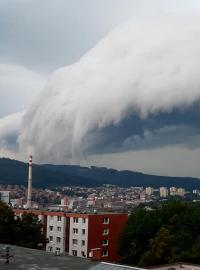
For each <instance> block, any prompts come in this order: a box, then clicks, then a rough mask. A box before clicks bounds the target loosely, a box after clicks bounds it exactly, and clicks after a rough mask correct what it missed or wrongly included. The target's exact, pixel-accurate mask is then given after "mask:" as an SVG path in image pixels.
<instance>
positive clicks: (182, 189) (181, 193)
mask: <svg viewBox="0 0 200 270" xmlns="http://www.w3.org/2000/svg"><path fill="white" fill-rule="evenodd" d="M177 195H178V196H180V197H184V196H185V189H184V188H178V189H177Z"/></svg>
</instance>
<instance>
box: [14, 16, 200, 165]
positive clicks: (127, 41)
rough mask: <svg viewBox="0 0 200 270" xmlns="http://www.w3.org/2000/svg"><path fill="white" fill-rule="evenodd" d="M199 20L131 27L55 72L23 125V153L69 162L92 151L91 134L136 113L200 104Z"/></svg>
mask: <svg viewBox="0 0 200 270" xmlns="http://www.w3.org/2000/svg"><path fill="white" fill-rule="evenodd" d="M199 15H200V14H199V13H194V12H189V13H182V14H171V15H165V16H162V17H157V18H154V19H150V18H149V19H146V20H145V21H144V20H142V21H137V22H136V21H130V22H128V23H126V24H123V25H121V26H119V27H118V28H117V29H115V30H114V31H112V32H111V33H110V34H109V35H108V36H107V37H106V38H104V39H103V40H101V41H100V42H99V43H98V44H97V45H96V47H95V48H93V49H92V50H91V51H90V52H88V53H87V54H86V55H85V56H84V57H82V58H81V59H80V61H79V62H77V63H75V64H73V65H70V66H67V67H64V68H61V69H59V70H57V71H56V72H55V73H54V74H53V75H52V77H51V78H50V80H49V82H48V84H47V85H46V87H45V89H44V91H43V92H42V93H41V94H40V96H39V97H38V99H37V101H36V102H35V103H34V104H33V105H32V107H31V108H30V109H29V110H28V111H27V113H26V115H25V117H24V120H23V125H22V130H21V135H20V138H19V143H20V149H21V150H22V151H25V152H29V151H31V152H33V154H34V155H35V157H36V159H37V160H38V161H44V160H45V161H57V162H60V161H64V160H67V159H70V158H74V157H77V156H79V155H80V154H84V153H87V151H88V149H89V148H90V147H91V146H92V147H93V149H94V148H95V146H96V145H97V144H98V143H99V140H100V139H99V137H98V136H93V134H96V133H98V132H100V131H101V130H103V129H104V128H106V127H109V126H117V125H120V123H121V122H122V121H123V120H124V119H126V118H127V117H130V116H131V115H132V114H133V113H135V114H138V115H139V116H140V118H141V119H145V118H149V117H152V116H153V115H156V114H158V113H160V112H161V113H170V112H171V111H173V110H174V109H178V110H179V109H180V110H184V109H185V108H188V107H189V106H191V105H192V104H193V103H195V102H198V101H199V99H200V69H199V58H200V16H199ZM133 124H134V123H133ZM110 137H111V141H112V136H110ZM124 139H125V138H124ZM97 152H98V151H97Z"/></svg>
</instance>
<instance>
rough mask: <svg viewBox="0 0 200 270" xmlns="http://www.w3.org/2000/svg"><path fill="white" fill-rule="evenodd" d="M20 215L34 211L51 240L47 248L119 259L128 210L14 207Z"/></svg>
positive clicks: (81, 254) (51, 250) (110, 260)
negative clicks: (126, 211) (94, 210)
mask: <svg viewBox="0 0 200 270" xmlns="http://www.w3.org/2000/svg"><path fill="white" fill-rule="evenodd" d="M14 212H15V214H16V215H17V216H21V215H22V214H23V213H24V212H27V213H33V214H35V215H37V216H38V218H39V219H40V220H41V221H42V223H43V228H44V233H45V235H46V238H47V239H48V241H47V245H46V251H48V252H53V253H58V254H62V253H67V254H69V255H72V256H77V257H83V258H91V259H93V260H100V261H107V262H116V261H118V260H119V259H120V257H119V254H118V240H119V235H120V232H121V231H122V229H123V226H124V225H125V223H126V221H127V219H128V214H126V213H95V214H83V213H65V212H51V211H41V210H23V209H14Z"/></svg>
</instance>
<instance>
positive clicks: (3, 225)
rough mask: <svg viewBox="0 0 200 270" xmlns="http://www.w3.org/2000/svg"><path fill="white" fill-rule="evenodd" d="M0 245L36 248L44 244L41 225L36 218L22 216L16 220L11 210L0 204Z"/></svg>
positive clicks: (31, 215)
mask: <svg viewBox="0 0 200 270" xmlns="http://www.w3.org/2000/svg"><path fill="white" fill-rule="evenodd" d="M0 243H3V244H13V245H19V246H23V247H29V248H37V247H38V244H39V243H42V244H43V245H44V244H45V236H44V234H43V233H42V224H41V222H40V221H39V220H38V218H37V216H35V215H33V214H23V215H22V217H21V218H16V217H15V216H14V213H13V211H12V209H10V208H9V207H8V206H7V205H6V204H4V203H2V202H0Z"/></svg>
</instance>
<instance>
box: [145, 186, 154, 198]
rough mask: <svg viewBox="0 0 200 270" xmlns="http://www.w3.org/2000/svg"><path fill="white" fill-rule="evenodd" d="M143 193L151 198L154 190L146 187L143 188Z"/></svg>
mask: <svg viewBox="0 0 200 270" xmlns="http://www.w3.org/2000/svg"><path fill="white" fill-rule="evenodd" d="M145 193H146V194H147V195H148V196H151V195H153V193H154V189H153V188H152V187H146V188H145Z"/></svg>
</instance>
